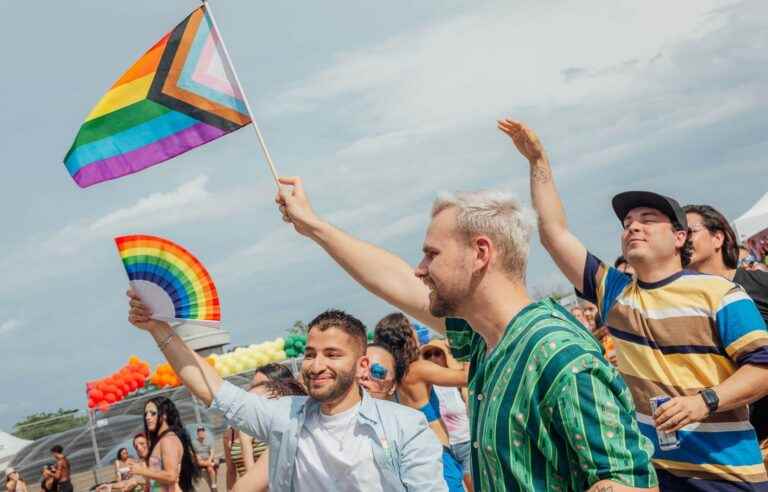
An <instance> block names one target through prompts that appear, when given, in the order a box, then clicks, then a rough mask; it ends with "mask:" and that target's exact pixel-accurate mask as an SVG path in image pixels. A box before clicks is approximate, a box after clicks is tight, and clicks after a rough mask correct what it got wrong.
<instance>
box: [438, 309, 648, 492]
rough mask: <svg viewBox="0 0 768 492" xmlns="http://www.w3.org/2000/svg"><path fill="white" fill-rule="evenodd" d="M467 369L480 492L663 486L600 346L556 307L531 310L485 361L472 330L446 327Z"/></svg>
mask: <svg viewBox="0 0 768 492" xmlns="http://www.w3.org/2000/svg"><path fill="white" fill-rule="evenodd" d="M446 328H447V336H448V339H449V342H450V344H451V350H452V352H453V354H454V356H455V357H456V358H457V359H459V360H462V361H469V362H470V364H471V365H470V371H469V377H470V380H469V401H468V403H467V407H468V411H469V418H470V431H471V436H472V479H473V481H474V484H475V489H476V490H481V491H501V490H525V491H529V490H537V491H538V490H554V491H566V490H578V491H583V490H586V489H587V488H589V487H590V486H591V485H592V484H594V483H595V482H597V481H599V480H613V481H615V482H619V483H622V484H624V485H627V486H632V487H654V486H656V484H657V482H656V474H655V472H654V470H653V466H652V465H651V455H652V454H653V445H652V444H651V442H650V441H649V440H648V439H647V438H645V437H643V435H642V434H641V433H640V430H639V429H638V425H637V422H636V421H635V407H634V404H633V403H632V397H631V395H630V393H629V390H628V389H627V386H626V385H625V384H624V381H623V379H622V378H621V376H620V375H619V374H618V372H616V370H615V369H614V368H613V366H611V365H610V364H609V363H608V362H607V361H606V360H605V359H604V358H603V356H602V351H601V348H600V345H599V344H598V342H597V340H595V339H594V338H593V337H592V336H591V335H590V334H589V333H588V332H587V331H586V329H584V328H583V327H582V325H581V324H580V323H579V322H578V321H576V320H575V319H574V318H573V317H572V316H571V315H570V313H568V312H567V311H566V310H565V309H563V308H562V307H561V306H560V305H559V304H557V303H556V302H554V301H552V300H549V299H547V300H544V301H540V302H537V303H534V304H531V305H529V306H527V307H526V308H525V309H523V310H522V311H520V313H518V315H517V316H515V318H514V319H513V320H512V321H511V322H510V324H509V325H508V326H507V330H506V332H505V334H504V335H503V337H502V338H501V340H500V341H499V343H498V345H497V346H496V347H495V348H494V349H493V350H492V351H491V352H490V353H487V349H486V345H485V341H484V340H483V338H482V337H480V335H478V334H477V333H475V332H474V331H473V330H472V328H471V327H470V326H469V324H467V322H466V321H463V320H460V319H447V320H446Z"/></svg>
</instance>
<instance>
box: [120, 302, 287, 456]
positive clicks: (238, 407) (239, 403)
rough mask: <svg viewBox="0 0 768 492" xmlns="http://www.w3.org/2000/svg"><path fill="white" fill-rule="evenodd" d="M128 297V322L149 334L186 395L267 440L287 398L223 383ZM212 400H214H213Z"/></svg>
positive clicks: (179, 340) (166, 328)
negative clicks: (193, 396)
mask: <svg viewBox="0 0 768 492" xmlns="http://www.w3.org/2000/svg"><path fill="white" fill-rule="evenodd" d="M128 297H130V298H131V301H130V305H131V309H130V313H129V315H128V321H130V322H131V323H133V325H135V326H136V327H137V328H140V329H142V330H147V331H148V332H149V333H151V334H152V337H153V338H154V339H155V341H156V342H157V345H158V346H159V347H160V350H162V351H163V355H165V358H166V360H167V361H168V363H170V364H171V367H172V368H173V370H174V371H176V374H178V376H179V377H180V378H181V381H182V382H183V383H184V386H186V387H187V389H188V390H189V392H190V393H192V394H193V395H195V396H196V397H197V398H198V399H199V400H201V401H202V402H203V403H205V405H206V406H208V407H211V404H212V403H215V404H214V405H213V407H212V408H214V409H216V410H219V411H220V412H222V413H223V414H224V419H225V420H226V421H227V422H228V423H230V424H231V425H232V426H234V427H236V428H238V429H240V430H242V431H245V432H247V433H248V434H250V435H252V436H254V437H256V438H257V439H259V440H260V441H267V440H269V432H270V429H271V426H272V419H273V418H274V417H275V415H279V414H281V413H282V412H285V411H286V408H287V407H289V406H290V404H291V403H290V399H288V398H283V399H280V400H270V399H268V398H264V397H262V396H259V395H253V394H250V393H248V392H246V391H245V390H243V389H242V388H238V387H237V386H235V385H233V384H229V383H226V384H225V382H224V380H223V379H222V378H221V376H219V373H218V372H216V369H214V368H213V367H212V366H211V365H210V364H208V362H206V361H205V359H203V358H202V357H200V356H199V355H197V354H196V353H195V352H194V351H193V350H192V349H190V348H189V346H187V344H186V343H184V341H183V340H182V339H181V338H180V337H179V336H178V335H176V333H175V332H174V331H173V329H172V328H171V327H170V326H169V325H168V323H165V322H164V321H157V320H154V319H152V318H150V316H151V314H152V313H151V312H150V310H149V308H148V307H147V306H146V305H145V304H144V303H142V302H141V299H140V298H139V296H138V295H137V294H136V293H135V292H133V291H131V290H129V291H128ZM214 397H217V398H216V399H215V400H214Z"/></svg>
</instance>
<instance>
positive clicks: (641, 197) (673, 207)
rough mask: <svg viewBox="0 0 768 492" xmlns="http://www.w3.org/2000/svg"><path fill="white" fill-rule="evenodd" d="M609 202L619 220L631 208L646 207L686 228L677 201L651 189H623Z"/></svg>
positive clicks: (683, 216)
mask: <svg viewBox="0 0 768 492" xmlns="http://www.w3.org/2000/svg"><path fill="white" fill-rule="evenodd" d="M611 203H612V205H613V211H614V212H616V216H617V217H618V218H619V220H620V221H624V218H625V217H626V216H627V214H628V213H629V212H630V210H632V209H633V208H638V207H646V208H653V209H656V210H658V211H659V212H661V213H663V214H664V215H666V216H667V217H669V220H671V221H672V223H673V224H675V223H676V224H677V225H678V226H679V227H680V228H681V229H687V228H688V223H687V221H686V218H685V217H686V215H685V212H684V211H683V208H682V207H681V206H680V204H679V203H677V200H675V199H674V198H670V197H668V196H664V195H659V194H658V193H653V192H652V191H625V192H624V193H619V194H618V195H616V196H615V197H613V200H612V201H611Z"/></svg>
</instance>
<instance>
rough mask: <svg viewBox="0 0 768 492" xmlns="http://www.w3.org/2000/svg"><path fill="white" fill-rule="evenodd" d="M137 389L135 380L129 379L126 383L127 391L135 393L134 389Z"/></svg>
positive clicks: (137, 384)
mask: <svg viewBox="0 0 768 492" xmlns="http://www.w3.org/2000/svg"><path fill="white" fill-rule="evenodd" d="M138 387H139V383H137V382H136V380H135V379H131V380H130V381H128V389H129V390H130V391H136V388H138Z"/></svg>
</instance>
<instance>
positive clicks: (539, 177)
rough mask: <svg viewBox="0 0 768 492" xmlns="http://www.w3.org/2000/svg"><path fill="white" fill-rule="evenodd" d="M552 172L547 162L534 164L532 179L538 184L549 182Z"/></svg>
mask: <svg viewBox="0 0 768 492" xmlns="http://www.w3.org/2000/svg"><path fill="white" fill-rule="evenodd" d="M551 179H552V172H551V171H550V170H549V166H547V165H546V164H534V165H533V166H532V167H531V180H532V181H533V182H534V183H537V184H543V183H549V181H550V180H551Z"/></svg>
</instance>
